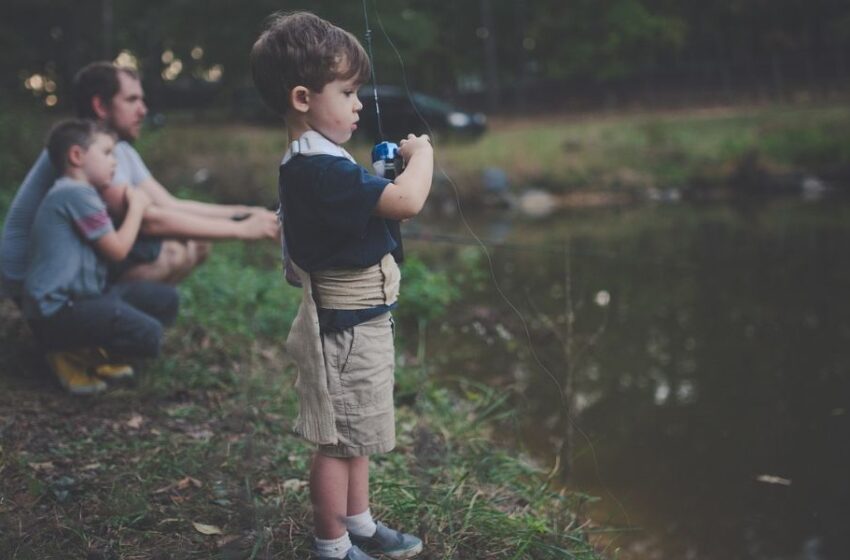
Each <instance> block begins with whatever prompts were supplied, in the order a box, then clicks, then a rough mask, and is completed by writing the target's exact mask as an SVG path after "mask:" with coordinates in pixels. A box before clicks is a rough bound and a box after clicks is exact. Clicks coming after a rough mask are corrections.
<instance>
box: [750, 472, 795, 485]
mask: <svg viewBox="0 0 850 560" xmlns="http://www.w3.org/2000/svg"><path fill="white" fill-rule="evenodd" d="M756 480H757V481H759V482H764V483H766V484H780V485H782V486H791V480H790V479H787V478H782V477H781V476H773V475H770V474H760V475H759V476H757V477H756Z"/></svg>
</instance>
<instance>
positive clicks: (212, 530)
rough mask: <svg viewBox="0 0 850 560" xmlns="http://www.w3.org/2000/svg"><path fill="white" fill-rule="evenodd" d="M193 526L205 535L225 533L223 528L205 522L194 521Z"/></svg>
mask: <svg viewBox="0 0 850 560" xmlns="http://www.w3.org/2000/svg"><path fill="white" fill-rule="evenodd" d="M192 526H193V527H194V528H195V530H196V531H197V532H199V533H201V534H204V535H223V534H224V533H223V532H222V530H221V529H219V528H218V527H216V526H215V525H206V524H204V523H198V522H196V521H192Z"/></svg>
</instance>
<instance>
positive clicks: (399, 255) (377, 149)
mask: <svg viewBox="0 0 850 560" xmlns="http://www.w3.org/2000/svg"><path fill="white" fill-rule="evenodd" d="M363 18H364V19H365V21H366V48H367V49H368V52H369V67H370V71H371V75H372V95H373V98H374V100H375V119H376V120H377V122H378V143H377V144H375V145H374V146H373V147H372V168H373V169H374V170H375V174H376V175H377V176H379V177H384V178H385V179H389V180H390V181H394V180H395V178H396V176H397V175H398V174H399V173H400V172H401V170H402V169H403V167H404V160H403V159H402V157H401V155H400V154H399V152H398V144H396V143H395V142H389V141H386V140H384V128H383V125H382V123H381V105H380V103H379V101H378V79H377V77H376V74H375V57H374V55H373V53H372V28H371V27H370V26H369V10H368V8H367V7H366V0H363ZM387 227H388V229H389V232H390V236H391V237H392V238H393V240H394V241H395V242H396V248H395V249H394V250H393V251H392V255H393V258H394V259H395V260H396V262H397V263H402V262H403V261H404V247H403V245H402V240H401V222H399V221H397V220H387Z"/></svg>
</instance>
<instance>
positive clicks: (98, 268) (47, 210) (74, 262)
mask: <svg viewBox="0 0 850 560" xmlns="http://www.w3.org/2000/svg"><path fill="white" fill-rule="evenodd" d="M113 229H114V228H113V226H112V220H110V218H109V216H108V214H107V213H106V205H105V204H104V203H103V200H102V199H101V198H100V196H99V195H98V193H97V191H96V190H95V189H94V187H92V186H91V185H88V184H86V183H81V182H79V181H75V180H73V179H69V178H67V177H61V178H60V179H59V180H57V181H56V184H55V185H54V186H53V187H52V188H51V189H50V191H49V192H48V193H47V195H46V196H45V197H44V200H43V201H42V203H41V205H40V206H39V208H38V212H36V215H35V219H34V221H33V228H32V235H31V236H30V245H29V250H28V253H29V257H30V262H29V266H28V267H27V272H26V276H25V279H24V295H23V301H22V304H23V312H24V316H25V317H27V318H28V319H37V318H40V317H49V316H50V315H52V314H54V313H56V312H57V311H59V310H60V309H61V308H62V306H64V305H65V304H66V303H67V302H68V301H69V300H73V299H75V298H85V297H92V296H97V295H100V294H102V293H103V292H104V291H105V290H106V274H107V263H106V261H105V260H104V259H103V258H101V257H100V256H98V254H97V252H96V251H95V249H94V246H93V243H94V242H95V241H97V240H98V239H100V238H101V237H103V236H104V235H105V234H107V233H109V232H110V231H113Z"/></svg>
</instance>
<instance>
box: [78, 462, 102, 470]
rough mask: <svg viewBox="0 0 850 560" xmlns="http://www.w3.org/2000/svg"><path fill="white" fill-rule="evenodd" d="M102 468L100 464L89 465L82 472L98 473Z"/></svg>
mask: <svg viewBox="0 0 850 560" xmlns="http://www.w3.org/2000/svg"><path fill="white" fill-rule="evenodd" d="M101 466H102V465H101V464H100V463H89V464H88V465H85V466H83V467H82V468H81V469H80V470H81V471H96V470H97V469H99V468H100V467H101Z"/></svg>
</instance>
